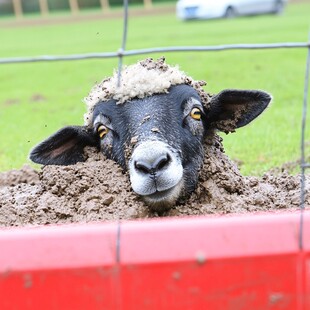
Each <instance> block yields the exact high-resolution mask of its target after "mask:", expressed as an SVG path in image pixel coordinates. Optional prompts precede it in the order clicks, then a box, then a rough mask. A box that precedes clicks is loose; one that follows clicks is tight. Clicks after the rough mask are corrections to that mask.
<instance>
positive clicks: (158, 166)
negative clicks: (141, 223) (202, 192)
mask: <svg viewBox="0 0 310 310" xmlns="http://www.w3.org/2000/svg"><path fill="white" fill-rule="evenodd" d="M270 100H271V97H270V96H269V95H268V94H267V93H265V92H262V91H242V90H226V91H223V92H221V93H219V94H218V95H216V96H213V97H212V99H211V100H210V102H209V103H208V106H204V105H203V104H202V103H201V100H200V97H199V95H198V93H197V91H196V90H195V89H194V88H192V87H191V86H188V85H177V86H172V87H171V88H170V89H169V91H168V93H164V94H155V95H152V96H148V97H145V98H143V99H132V100H131V101H128V102H126V103H124V104H117V103H116V101H115V100H108V101H106V102H99V103H98V104H96V106H95V108H94V110H93V115H92V123H91V125H90V126H87V127H86V126H70V127H65V128H63V129H61V130H59V131H58V132H56V133H55V134H54V135H52V136H51V137H49V138H48V139H46V140H45V141H43V142H41V143H40V144H39V145H38V146H36V147H35V148H34V149H33V150H32V152H31V154H30V158H31V159H32V160H33V161H34V162H36V163H40V164H45V165H48V164H56V165H70V164H75V163H76V162H79V161H83V160H84V157H83V149H84V147H85V146H87V145H89V146H97V147H98V149H100V150H101V152H103V153H104V154H105V155H106V156H107V157H108V158H111V159H113V160H114V161H116V162H117V163H119V164H120V165H121V166H122V167H123V169H124V170H128V171H129V175H130V182H131V186H132V189H133V190H134V192H136V193H137V194H138V195H140V196H141V197H142V198H143V199H144V201H145V202H146V204H148V205H149V206H150V207H151V208H153V209H154V210H164V209H167V208H169V207H171V206H172V205H174V204H175V203H176V202H177V201H178V200H179V199H180V198H181V197H184V196H187V195H188V194H190V193H191V192H192V191H193V190H194V189H195V187H196V184H197V180H198V173H199V169H200V167H201V165H202V162H203V157H204V152H205V151H207V150H204V149H203V140H204V137H205V135H206V133H207V132H208V131H209V130H214V129H219V130H222V131H225V132H230V131H234V130H235V129H236V128H238V127H241V126H244V125H246V124H248V123H249V122H251V121H252V120H253V119H254V118H256V117H257V116H258V115H259V114H260V113H261V112H262V111H263V110H264V109H265V108H266V107H267V105H268V103H269V102H270Z"/></svg>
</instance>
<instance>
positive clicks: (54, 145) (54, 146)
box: [29, 126, 98, 165]
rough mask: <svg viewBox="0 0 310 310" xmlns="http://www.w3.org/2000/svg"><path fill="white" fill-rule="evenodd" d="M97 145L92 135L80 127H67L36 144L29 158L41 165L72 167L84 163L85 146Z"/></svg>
mask: <svg viewBox="0 0 310 310" xmlns="http://www.w3.org/2000/svg"><path fill="white" fill-rule="evenodd" d="M97 144H98V142H97V140H96V137H95V136H94V134H93V133H92V132H91V131H90V130H89V129H87V128H86V127H82V126H68V127H64V128H62V129H60V130H59V131H57V132H56V133H55V134H53V135H52V136H50V137H49V138H47V139H46V140H44V141H42V142H41V143H40V144H38V145H37V146H36V147H35V148H34V149H33V150H32V151H31V152H30V155H29V158H30V159H31V160H32V161H33V162H35V163H38V164H43V165H73V164H75V163H77V162H79V161H84V160H85V159H84V156H83V149H84V147H85V146H96V145H97Z"/></svg>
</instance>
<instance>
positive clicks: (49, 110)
mask: <svg viewBox="0 0 310 310" xmlns="http://www.w3.org/2000/svg"><path fill="white" fill-rule="evenodd" d="M309 12H310V3H299V4H289V5H288V7H287V10H286V12H285V14H284V15H282V16H272V15H266V16H260V17H244V18H238V19H234V20H213V21H195V22H181V21H178V20H177V19H176V18H175V16H174V15H173V14H164V15H161V16H155V17H151V18H150V17H149V16H141V17H134V18H130V20H129V32H128V43H127V49H136V48H147V47H160V46H175V45H182V46H183V45H216V44H229V43H272V42H305V41H306V40H307V38H308V31H309V26H310V21H309ZM122 26H123V23H122V19H113V20H109V19H106V20H99V21H98V20H94V21H92V20H89V21H87V22H85V21H84V22H81V23H71V24H59V25H42V26H27V27H1V20H0V37H1V47H0V57H14V56H34V55H46V54H56V55H68V54H78V53H89V52H108V51H116V50H118V48H119V47H120V44H121V38H122ZM306 55H307V50H306V49H290V50H283V49H281V50H260V51H258V50H255V51H226V52H211V53H202V52H200V53H198V52H196V53H194V52H190V53H189V52H188V53H169V54H166V55H165V56H166V59H167V62H168V63H170V64H179V65H180V67H181V68H182V69H183V70H184V71H186V72H187V73H188V74H189V75H191V76H193V77H194V78H195V79H204V80H206V81H207V83H208V85H207V86H206V90H207V91H209V92H211V93H216V92H218V91H220V90H221V89H224V88H245V89H263V90H266V91H268V92H270V93H271V94H272V95H273V97H274V100H273V103H272V105H271V107H270V108H269V109H268V110H267V112H265V113H264V114H263V115H262V116H261V117H260V118H259V119H257V120H256V121H255V122H253V123H252V124H251V125H249V126H247V127H245V128H242V129H239V130H238V131H237V132H236V133H234V134H230V135H228V136H224V145H225V148H226V151H227V153H228V154H229V156H230V157H231V158H233V159H237V160H239V161H241V162H242V163H243V164H242V167H241V168H242V172H243V173H244V174H262V173H263V172H264V171H266V170H268V169H270V168H271V167H276V166H280V165H281V164H283V163H285V162H288V161H295V160H297V159H298V158H299V157H300V131H301V111H302V101H303V87H304V75H305V61H306ZM150 56H151V57H153V58H156V57H159V56H162V55H161V54H154V55H148V57H150ZM145 57H146V56H145ZM142 58H144V56H136V57H128V58H125V59H124V62H125V63H126V64H130V63H133V62H135V61H136V60H137V59H142ZM116 67H117V59H108V60H107V59H101V60H83V61H72V62H64V61H63V62H53V63H27V64H7V65H0V81H1V83H0V138H1V142H0V171H5V170H9V169H12V168H20V167H21V166H22V165H23V164H24V163H29V160H28V159H27V156H28V153H29V150H30V149H31V148H32V147H33V146H34V145H35V144H37V143H38V142H40V141H41V140H42V139H44V138H45V137H47V136H48V135H50V134H52V133H53V132H54V131H56V130H57V129H59V128H60V127H62V126H65V125H69V124H77V125H78V124H82V123H83V113H84V112H85V106H84V104H83V103H82V99H83V97H85V96H86V95H87V93H88V91H89V90H90V88H91V87H92V86H93V84H94V83H95V82H96V81H100V80H101V79H103V78H104V77H106V76H109V75H110V74H111V73H112V71H113V69H114V68H116ZM309 132H310V129H309V130H308V132H307V142H308V144H309V142H310V134H309ZM308 153H309V152H308Z"/></svg>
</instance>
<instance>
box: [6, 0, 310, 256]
mask: <svg viewBox="0 0 310 310" xmlns="http://www.w3.org/2000/svg"><path fill="white" fill-rule="evenodd" d="M123 3H124V26H123V37H122V43H121V47H120V48H119V50H118V51H116V52H105V53H85V54H75V55H74V54H73V55H62V56H61V55H58V56H57V55H41V56H34V57H11V58H0V64H13V63H29V62H30V63H32V62H50V61H74V60H86V59H98V58H99V59H100V58H118V79H117V85H118V86H120V83H121V69H122V66H123V57H126V56H134V55H147V54H154V53H170V52H219V51H228V50H263V49H291V48H307V49H308V54H307V61H306V70H305V83H304V100H303V112H302V122H301V123H302V125H301V150H300V152H301V164H300V171H301V196H300V229H299V248H300V249H301V250H302V249H303V214H304V209H305V192H306V190H305V187H306V185H305V170H306V169H307V168H310V164H309V163H306V161H305V160H306V157H305V132H306V118H307V105H308V103H307V98H308V93H309V71H310V33H309V38H308V42H283V43H265V44H264V43H263V44H226V45H215V46H210V45H207V46H172V47H154V48H147V49H136V50H128V51H127V50H126V43H127V31H128V0H123ZM117 248H120V223H119V227H118V241H117ZM117 261H119V253H118V254H117Z"/></svg>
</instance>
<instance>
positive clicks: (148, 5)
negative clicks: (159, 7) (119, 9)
mask: <svg viewBox="0 0 310 310" xmlns="http://www.w3.org/2000/svg"><path fill="white" fill-rule="evenodd" d="M143 3H144V7H145V8H146V9H150V8H151V7H152V6H153V3H152V0H143Z"/></svg>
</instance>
